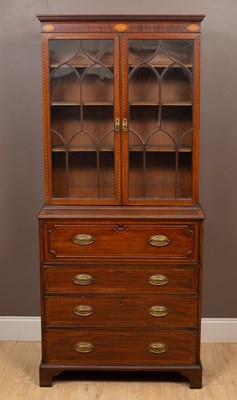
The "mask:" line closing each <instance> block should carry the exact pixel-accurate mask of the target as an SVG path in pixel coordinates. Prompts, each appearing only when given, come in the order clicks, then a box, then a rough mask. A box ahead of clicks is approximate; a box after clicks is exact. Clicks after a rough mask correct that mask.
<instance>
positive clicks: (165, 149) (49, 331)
mask: <svg viewBox="0 0 237 400" xmlns="http://www.w3.org/2000/svg"><path fill="white" fill-rule="evenodd" d="M38 18H39V20H40V21H41V26H42V55H43V56H42V59H43V115H44V142H45V205H44V206H43V208H42V210H41V211H40V214H39V224H40V249H41V251H40V254H41V307H42V362H41V365H40V385H41V386H51V385H52V378H53V377H54V376H56V375H57V374H59V373H60V372H61V371H64V370H78V371H80V370H81V371H82V370H84V371H85V370H87V371H88V370H104V371H106V370H107V371H108V370H110V371H116V370H123V371H157V374H158V371H167V372H168V371H177V372H180V373H181V374H183V375H184V376H186V378H188V379H189V381H190V386H191V387H192V388H199V387H201V385H202V383H201V382H202V367H201V362H200V321H201V275H202V227H203V220H204V214H203V211H202V209H201V207H200V206H199V200H198V192H199V109H200V108H199V107H200V105H199V84H200V71H199V64H200V24H201V21H202V19H203V16H202V15H195V16H193V15H181V16H174V15H170V16H164V15H162V16H85V15H84V16H76V15H72V16H70V15H64V16H56V15H53V16H49V15H43V16H38Z"/></svg>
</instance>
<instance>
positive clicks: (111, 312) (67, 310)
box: [45, 294, 197, 327]
mask: <svg viewBox="0 0 237 400" xmlns="http://www.w3.org/2000/svg"><path fill="white" fill-rule="evenodd" d="M45 323H46V325H50V326H56V325H58V326H60V325H69V326H70V325H71V326H72V325H74V326H80V327H81V326H84V327H86V326H87V327H93V326H117V327H119V326H127V327H128V326H137V327H139V326H158V327H159V326H180V327H182V326H185V327H195V326H196V324H197V299H195V298H189V297H181V296H179V297H178V296H140V297H133V296H132V297H131V296H130V297H127V298H126V297H122V296H106V295H101V296H100V297H98V296H97V295H92V294H91V295H89V294H88V295H86V296H80V297H79V296H77V297H64V296H50V297H46V299H45Z"/></svg>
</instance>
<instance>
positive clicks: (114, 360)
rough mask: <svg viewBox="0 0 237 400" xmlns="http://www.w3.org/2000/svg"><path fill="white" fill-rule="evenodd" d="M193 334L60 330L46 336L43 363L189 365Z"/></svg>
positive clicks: (193, 353) (193, 352) (193, 349)
mask: <svg viewBox="0 0 237 400" xmlns="http://www.w3.org/2000/svg"><path fill="white" fill-rule="evenodd" d="M196 346H197V336H196V331H192V330H176V331H168V330H161V331H152V330H150V331H140V332H135V331H107V330H97V329H93V330H89V329H88V330H80V331H75V330H73V331H70V330H60V331H48V332H46V360H45V362H47V363H61V364H64V363H65V364H69V365H70V364H71V365H78V366H80V365H82V366H85V365H87V366H89V365H92V366H96V365H98V366H99V365H114V366H116V365H153V366H156V365H157V366H159V365H167V364H170V365H172V364H173V365H182V364H186V365H191V364H193V363H195V361H196Z"/></svg>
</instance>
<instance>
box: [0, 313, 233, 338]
mask: <svg viewBox="0 0 237 400" xmlns="http://www.w3.org/2000/svg"><path fill="white" fill-rule="evenodd" d="M40 329H41V328H40V317H0V340H14V341H40V340H41V331H40ZM202 343H237V318H203V319H202Z"/></svg>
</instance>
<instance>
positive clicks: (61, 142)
mask: <svg viewBox="0 0 237 400" xmlns="http://www.w3.org/2000/svg"><path fill="white" fill-rule="evenodd" d="M49 48H50V91H51V144H52V170H53V171H52V175H53V179H52V182H53V188H52V191H53V196H54V197H56V198H57V197H62V198H78V199H87V198H88V199H100V198H109V199H113V198H114V197H115V189H114V185H115V177H114V170H115V168H114V43H113V40H107V39H105V40H103V39H102V40H100V39H98V40H94V39H92V40H50V41H49ZM56 154H57V155H56ZM59 154H60V155H59Z"/></svg>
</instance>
